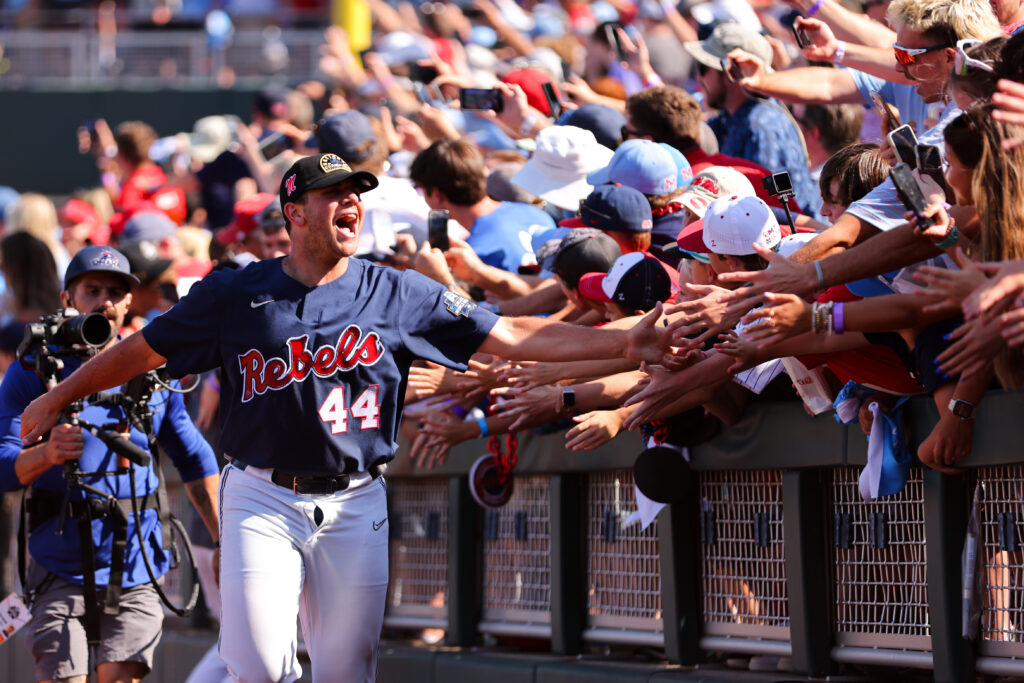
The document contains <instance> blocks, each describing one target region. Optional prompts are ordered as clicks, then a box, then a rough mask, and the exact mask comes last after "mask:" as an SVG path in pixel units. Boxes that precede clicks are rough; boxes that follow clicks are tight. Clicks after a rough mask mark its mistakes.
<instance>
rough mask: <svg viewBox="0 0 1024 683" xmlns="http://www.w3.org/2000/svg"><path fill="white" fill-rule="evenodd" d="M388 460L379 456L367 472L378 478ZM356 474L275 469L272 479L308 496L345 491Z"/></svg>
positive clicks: (237, 463) (241, 466)
mask: <svg viewBox="0 0 1024 683" xmlns="http://www.w3.org/2000/svg"><path fill="white" fill-rule="evenodd" d="M386 462H387V459H386V458H383V457H381V458H377V460H374V461H373V464H371V465H370V466H369V467H367V468H366V472H367V474H369V475H370V477H371V478H373V479H376V478H377V477H379V476H380V475H381V474H383V473H384V469H385V465H386ZM231 464H232V465H234V466H235V467H237V468H238V469H240V470H244V469H245V468H246V467H248V465H246V463H244V462H242V461H241V460H232V461H231ZM356 474H358V473H352V474H347V473H346V474H324V475H319V476H312V477H309V476H303V475H298V474H292V473H290V472H285V471H284V470H278V469H275V470H274V471H273V472H271V474H270V481H272V482H274V483H275V484H277V485H278V486H280V487H282V488H286V489H288V490H289V491H291V492H292V493H298V494H302V495H307V496H322V495H329V494H331V493H337V492H339V491H344V490H345V489H347V488H348V487H349V484H351V483H352V476H354V475H356Z"/></svg>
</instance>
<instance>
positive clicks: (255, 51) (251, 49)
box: [0, 28, 324, 90]
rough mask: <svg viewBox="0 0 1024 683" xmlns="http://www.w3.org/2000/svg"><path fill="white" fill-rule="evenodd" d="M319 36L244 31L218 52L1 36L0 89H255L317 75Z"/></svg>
mask: <svg viewBox="0 0 1024 683" xmlns="http://www.w3.org/2000/svg"><path fill="white" fill-rule="evenodd" d="M323 42H324V38H323V31H321V30H309V29H286V30H283V31H281V30H278V29H276V28H271V29H270V30H256V29H244V30H239V31H237V32H236V33H235V34H234V37H233V38H232V40H231V42H230V44H228V45H227V47H225V48H223V49H218V48H213V47H211V45H210V43H209V41H208V39H207V37H206V34H205V33H204V32H203V31H144V32H143V31H138V32H133V31H127V32H119V33H117V34H116V38H115V40H114V42H113V43H112V44H111V45H109V46H108V45H106V44H105V43H104V42H103V41H101V40H100V37H99V35H98V34H96V33H88V32H78V31H42V30H19V31H7V32H2V33H0V65H2V68H0V88H3V89H18V88H42V89H55V90H65V89H89V88H97V89H100V88H104V89H105V88H113V87H117V88H120V89H125V88H127V89H135V88H138V89H153V88H209V87H219V86H220V85H222V84H223V80H221V79H219V77H221V78H223V72H224V70H225V68H229V69H230V71H231V72H233V77H234V85H236V86H238V87H260V86H262V85H265V84H266V83H267V82H269V81H272V80H276V81H279V82H295V81H300V80H304V79H309V78H313V77H315V76H317V75H322V74H320V71H319V60H320V53H319V48H320V46H321V45H323Z"/></svg>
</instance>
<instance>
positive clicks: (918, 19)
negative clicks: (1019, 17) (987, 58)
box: [886, 0, 1002, 47]
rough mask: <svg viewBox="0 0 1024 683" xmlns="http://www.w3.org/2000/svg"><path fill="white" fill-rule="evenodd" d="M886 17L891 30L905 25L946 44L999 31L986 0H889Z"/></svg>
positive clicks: (984, 36) (954, 44)
mask: <svg viewBox="0 0 1024 683" xmlns="http://www.w3.org/2000/svg"><path fill="white" fill-rule="evenodd" d="M886 17H887V19H888V21H889V25H890V26H891V27H892V28H893V29H894V30H897V31H898V30H899V29H900V28H901V27H904V26H905V27H907V28H909V29H910V30H912V31H917V32H918V33H924V34H928V35H930V36H933V37H935V38H939V39H941V40H944V41H945V42H946V44H947V45H949V46H950V47H954V46H956V41H958V40H960V39H961V38H980V39H982V40H988V39H989V38H995V37H996V36H998V35H1001V33H1002V30H1001V29H1000V27H999V20H998V19H996V15H995V12H993V11H992V5H991V4H989V1H988V0H957V1H956V2H952V1H951V0H892V2H891V3H889V9H888V11H887V13H886Z"/></svg>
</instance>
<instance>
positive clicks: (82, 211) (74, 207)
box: [57, 199, 110, 245]
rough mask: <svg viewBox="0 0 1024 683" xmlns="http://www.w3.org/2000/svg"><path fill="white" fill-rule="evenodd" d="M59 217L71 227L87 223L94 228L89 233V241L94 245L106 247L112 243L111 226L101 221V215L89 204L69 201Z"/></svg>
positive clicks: (73, 200) (75, 200)
mask: <svg viewBox="0 0 1024 683" xmlns="http://www.w3.org/2000/svg"><path fill="white" fill-rule="evenodd" d="M57 215H58V216H60V218H61V219H63V220H65V221H67V222H68V223H70V224H71V225H78V224H79V223H85V224H87V225H90V226H92V230H91V231H90V232H89V241H90V242H91V243H92V244H96V245H106V244H107V243H108V242H110V226H109V225H105V224H104V223H103V222H102V221H100V215H99V213H97V212H96V208H95V207H94V206H93V205H92V204H90V203H89V202H85V201H82V200H81V199H69V200H68V201H67V203H66V204H65V205H64V206H62V207H61V209H60V211H59V212H58V214H57Z"/></svg>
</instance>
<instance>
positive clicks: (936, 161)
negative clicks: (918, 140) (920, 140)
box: [917, 145, 946, 189]
mask: <svg viewBox="0 0 1024 683" xmlns="http://www.w3.org/2000/svg"><path fill="white" fill-rule="evenodd" d="M917 170H919V171H920V172H921V175H926V176H928V177H930V178H931V179H932V180H934V181H935V182H937V183H938V184H939V187H941V188H943V189H946V174H945V173H944V172H943V167H942V152H940V151H939V148H938V147H936V146H935V145H918V146H917Z"/></svg>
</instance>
